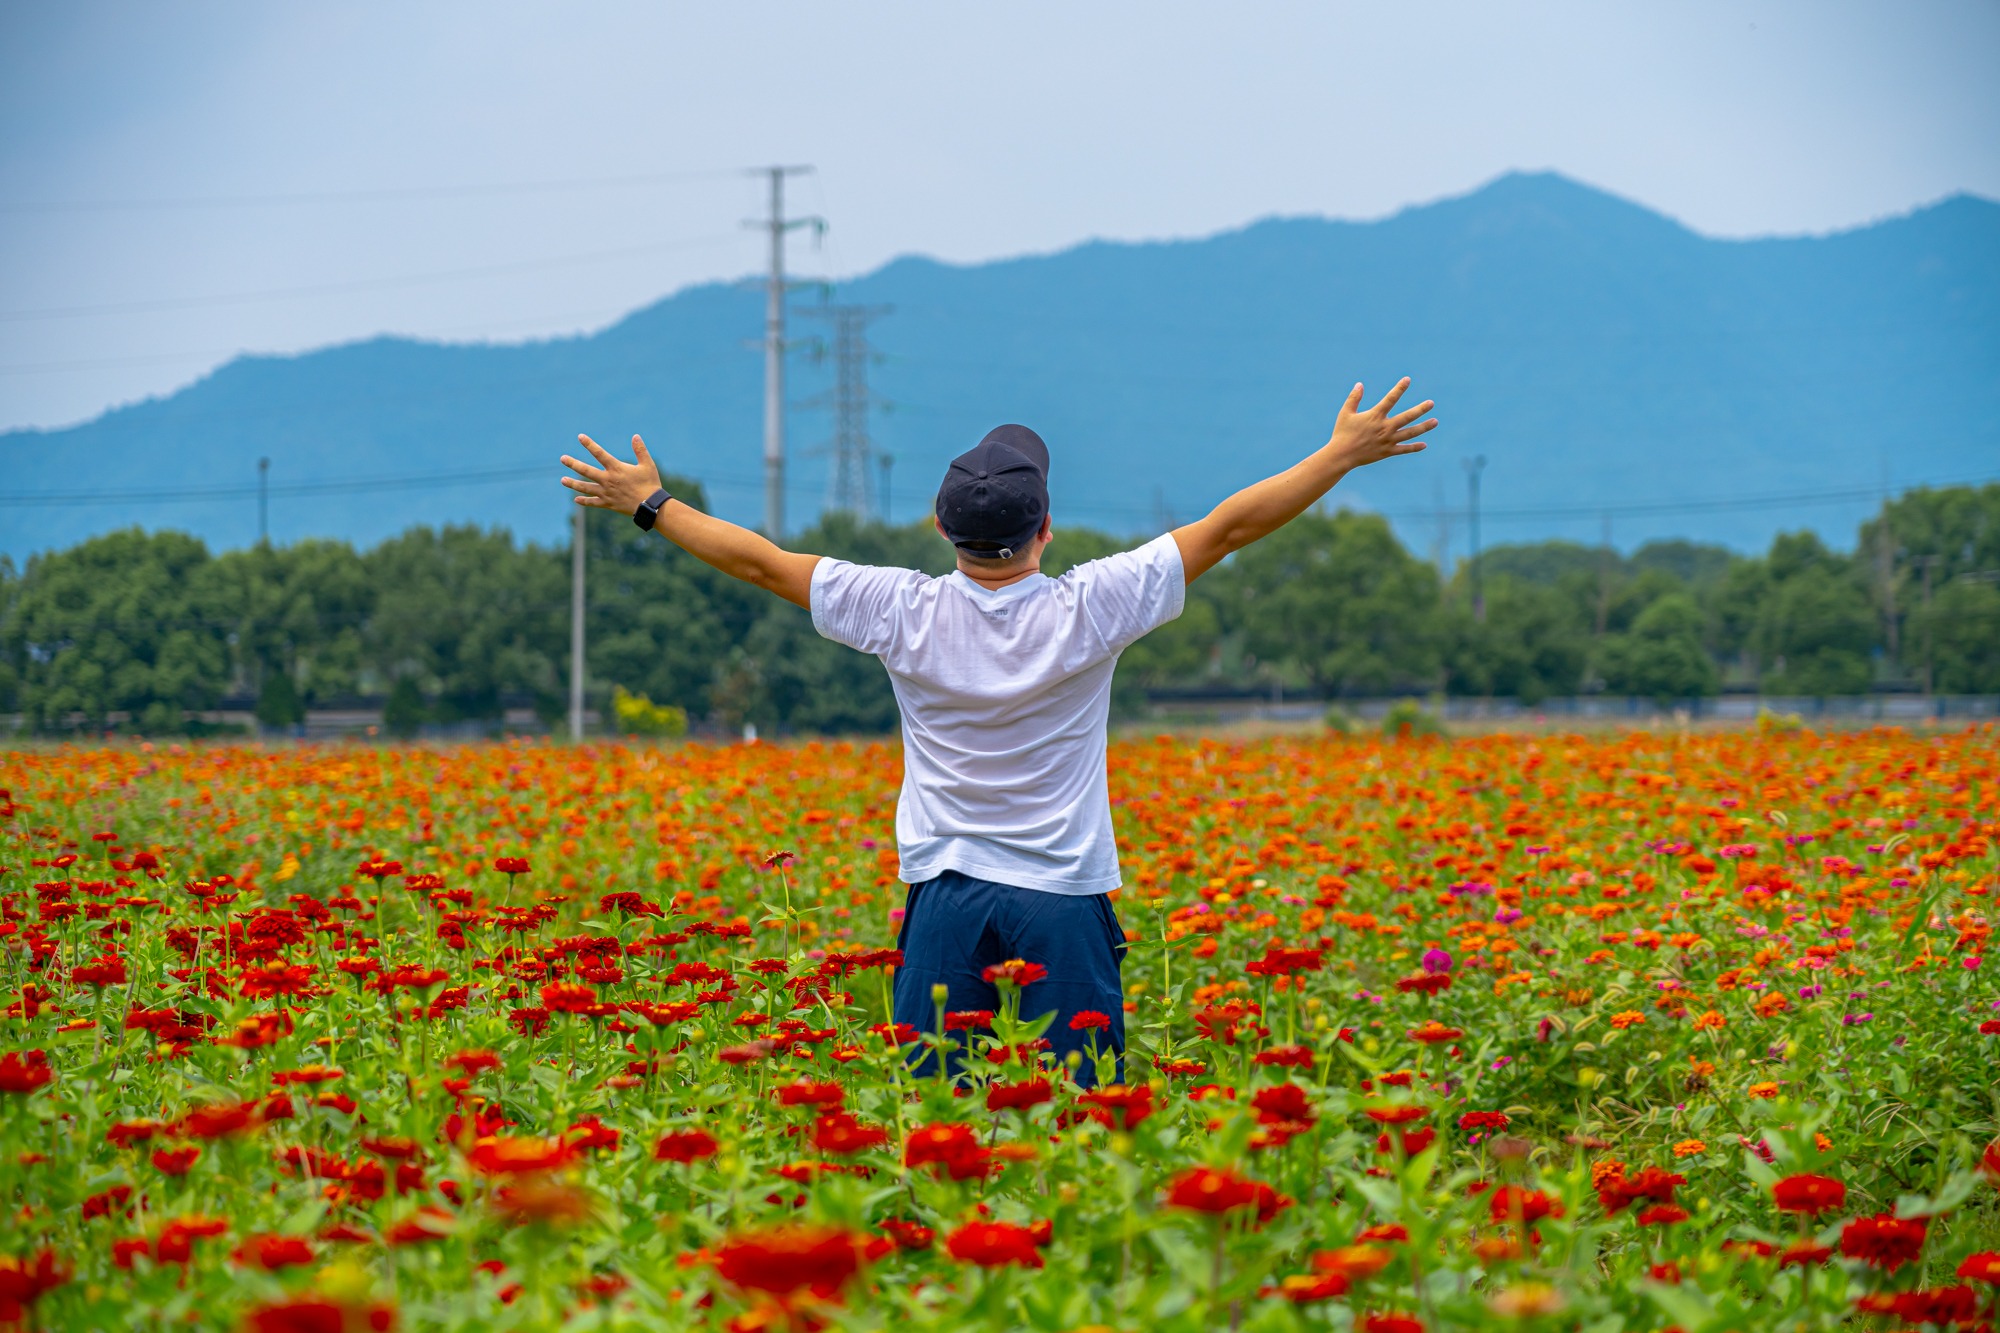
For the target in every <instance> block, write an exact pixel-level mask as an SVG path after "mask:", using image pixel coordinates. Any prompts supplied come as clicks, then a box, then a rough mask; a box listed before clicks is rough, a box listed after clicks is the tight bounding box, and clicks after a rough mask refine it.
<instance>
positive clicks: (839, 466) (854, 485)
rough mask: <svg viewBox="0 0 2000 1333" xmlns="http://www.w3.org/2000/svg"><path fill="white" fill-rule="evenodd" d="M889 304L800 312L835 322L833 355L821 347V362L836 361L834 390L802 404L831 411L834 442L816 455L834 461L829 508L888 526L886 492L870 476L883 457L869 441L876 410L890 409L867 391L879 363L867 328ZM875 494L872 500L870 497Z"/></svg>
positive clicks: (829, 478)
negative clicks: (872, 368) (872, 366)
mask: <svg viewBox="0 0 2000 1333" xmlns="http://www.w3.org/2000/svg"><path fill="white" fill-rule="evenodd" d="M894 309H895V307H894V306H886V305H825V306H819V307H816V308H812V309H806V310H802V311H800V312H799V313H801V314H805V315H811V316H813V317H814V318H816V319H827V320H831V321H832V322H833V341H832V346H831V349H830V351H829V350H827V349H825V348H822V350H821V352H820V358H821V359H824V358H825V357H826V356H827V355H829V354H830V355H831V356H832V357H833V368H834V381H833V389H832V391H831V392H829V393H823V394H820V395H818V396H817V397H814V398H810V399H808V400H806V401H805V402H803V403H801V404H800V406H801V407H831V408H832V409H833V438H832V439H831V440H828V441H827V442H826V444H824V445H822V446H821V447H820V449H819V450H817V451H816V452H820V453H825V454H827V455H829V456H830V457H831V458H832V459H833V465H832V466H831V467H829V468H828V469H827V474H826V507H827V508H828V509H844V510H846V511H847V512H848V513H850V514H853V515H854V516H855V517H856V518H866V517H868V516H870V515H873V516H874V517H876V518H879V519H881V520H882V521H883V522H887V521H888V513H887V512H886V508H887V501H888V494H887V487H886V486H883V487H881V488H879V489H878V488H877V487H876V486H875V485H874V484H873V478H871V477H870V476H869V473H870V472H872V471H873V470H874V468H873V466H872V465H873V464H874V463H875V462H876V460H877V458H878V457H885V456H881V455H878V454H877V452H876V449H875V446H874V442H873V441H872V440H870V439H869V438H868V413H869V410H870V409H871V408H878V407H880V408H887V407H889V406H891V404H889V403H888V402H887V401H886V400H885V399H882V398H880V397H877V396H876V395H874V394H871V393H870V392H869V391H868V363H869V362H870V361H871V360H874V359H875V358H876V353H875V351H874V349H873V348H871V347H870V346H869V345H868V324H869V321H871V320H876V319H880V318H882V316H884V315H886V314H888V313H890V312H891V311H892V310H894ZM871 491H874V492H876V494H875V495H871V494H870V492H871Z"/></svg>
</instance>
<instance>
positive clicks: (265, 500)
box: [257, 458, 271, 546]
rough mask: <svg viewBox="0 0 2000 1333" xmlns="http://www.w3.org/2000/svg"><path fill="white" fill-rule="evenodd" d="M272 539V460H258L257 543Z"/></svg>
mask: <svg viewBox="0 0 2000 1333" xmlns="http://www.w3.org/2000/svg"><path fill="white" fill-rule="evenodd" d="M270 540H271V460H270V459H268V458H260V459H258V460H257V544H258V545H259V546H262V545H263V544H264V543H265V542H268V541H270Z"/></svg>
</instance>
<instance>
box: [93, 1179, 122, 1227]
mask: <svg viewBox="0 0 2000 1333" xmlns="http://www.w3.org/2000/svg"><path fill="white" fill-rule="evenodd" d="M131 1197H132V1187H131V1186H130V1185H113V1186H112V1187H111V1188H110V1189H108V1190H105V1191H104V1192H103V1193H101V1194H93V1195H91V1196H90V1197H89V1198H87V1199H85V1200H84V1201H83V1219H84V1221H86V1222H87V1221H89V1220H90V1219H91V1218H93V1217H109V1216H110V1215H111V1214H112V1213H113V1212H115V1211H117V1210H118V1209H121V1208H124V1207H125V1204H126V1202H127V1201H128V1200H130V1199H131Z"/></svg>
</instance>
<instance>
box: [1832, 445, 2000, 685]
mask: <svg viewBox="0 0 2000 1333" xmlns="http://www.w3.org/2000/svg"><path fill="white" fill-rule="evenodd" d="M1856 559H1857V561H1858V562H1860V563H1862V564H1864V565H1866V566H1867V573H1868V586H1869V592H1870V595H1871V596H1872V597H1873V598H1874V600H1875V609H1876V614H1877V618H1878V620H1880V621H1882V622H1883V623H1885V624H1886V622H1887V620H1888V618H1889V617H1890V615H1891V614H1892V613H1893V614H1894V615H1895V617H1896V618H1897V620H1898V621H1899V622H1900V623H1901V627H1902V633H1901V634H1900V635H1899V636H1898V638H1899V641H1898V644H1897V648H1898V656H1899V657H1900V659H1901V665H1902V668H1903V670H1904V672H1905V673H1906V674H1907V675H1908V676H1910V677H1912V678H1915V679H1918V680H1922V679H1924V677H1925V674H1926V668H1929V669H1930V675H1931V677H1932V681H1933V686H1932V687H1933V688H1935V689H1939V690H1946V691H1956V690H1958V689H1960V688H1963V687H1961V686H1957V685H1946V684H1945V680H1946V678H1947V676H1949V678H1950V679H1951V680H1953V681H1968V680H1984V679H1991V676H1990V675H1989V674H1988V673H1987V672H1985V671H1983V670H1982V669H1981V667H1980V665H1979V662H1980V659H1981V658H1982V657H1983V658H1984V659H1985V661H1988V662H1993V661H2000V622H1995V621H1994V620H1992V619H1991V618H1990V617H1985V616H1982V615H1980V614H1979V613H1978V612H1977V610H1976V608H1977V607H1978V606H1980V605H1982V604H1983V602H1984V598H1983V597H1982V596H1981V595H1980V593H1979V592H1977V591H1976V590H1974V591H1968V589H1976V587H1977V586H1978V585H1980V584H1982V583H1984V584H1985V585H1986V586H1988V587H1991V581H1992V580H1994V579H1996V578H2000V484H1993V483H1989V484H1988V485H1985V486H1979V487H1973V486H1954V487H1950V488H1947V489H1944V490H1930V489H1920V490H1914V491H1909V492H1907V493H1905V494H1903V495H1900V496H1898V497H1897V498H1896V499H1894V500H1891V501H1889V502H1888V503H1887V504H1885V505H1884V506H1883V507H1882V511H1881V512H1880V513H1879V514H1877V515H1876V516H1875V517H1874V518H1873V519H1870V520H1869V521H1868V522H1867V523H1865V524H1863V525H1862V528H1861V539H1860V543H1859V546H1858V549H1857V551H1856ZM1885 573H1886V574H1888V575H1889V578H1888V580H1887V582H1888V585H1889V586H1886V587H1885V580H1884V578H1883V575H1884V574H1885ZM1892 590H1893V595H1892ZM1948 607H1949V608H1954V609H1956V611H1957V612H1959V613H1960V615H1961V616H1969V617H1970V618H1969V619H1955V618H1954V617H1953V613H1952V611H1950V610H1947V608H1948ZM1885 637H1886V636H1885ZM1947 664H1949V670H1947Z"/></svg>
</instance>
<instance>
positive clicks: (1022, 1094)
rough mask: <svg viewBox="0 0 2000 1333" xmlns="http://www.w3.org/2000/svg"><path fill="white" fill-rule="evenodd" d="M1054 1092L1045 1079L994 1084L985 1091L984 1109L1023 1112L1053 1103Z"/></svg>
mask: <svg viewBox="0 0 2000 1333" xmlns="http://www.w3.org/2000/svg"><path fill="white" fill-rule="evenodd" d="M1055 1095H1056V1090H1055V1089H1054V1088H1053V1087H1052V1086H1050V1084H1049V1081H1048V1080H1047V1079H1045V1078H1031V1079H1029V1080H1028V1081H1027V1082H1025V1083H995V1084H992V1085H990V1086H989V1087H988V1088H987V1089H986V1109H987V1110H989V1111H1025V1110H1027V1109H1028V1108H1029V1107H1031V1106H1040V1105H1041V1104H1042V1103H1043V1102H1047V1101H1054V1100H1055Z"/></svg>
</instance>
